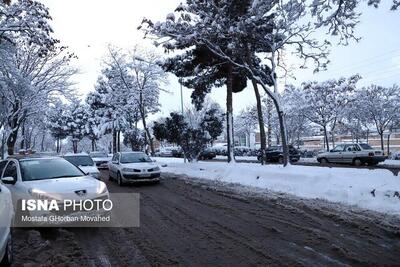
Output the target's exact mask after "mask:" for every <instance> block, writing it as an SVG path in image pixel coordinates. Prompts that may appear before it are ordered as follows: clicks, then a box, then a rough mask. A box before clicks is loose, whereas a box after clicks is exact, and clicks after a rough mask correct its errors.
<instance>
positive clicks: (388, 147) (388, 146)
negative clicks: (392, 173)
mask: <svg viewBox="0 0 400 267" xmlns="http://www.w3.org/2000/svg"><path fill="white" fill-rule="evenodd" d="M390 135H391V134H390V132H389V133H388V136H387V155H388V156H389V155H390Z"/></svg>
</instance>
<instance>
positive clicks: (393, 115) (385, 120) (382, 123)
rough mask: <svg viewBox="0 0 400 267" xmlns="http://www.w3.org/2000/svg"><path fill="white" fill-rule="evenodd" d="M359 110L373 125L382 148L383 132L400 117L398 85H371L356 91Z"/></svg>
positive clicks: (399, 88) (399, 90)
mask: <svg viewBox="0 0 400 267" xmlns="http://www.w3.org/2000/svg"><path fill="white" fill-rule="evenodd" d="M356 99H357V101H359V103H360V104H359V108H360V109H359V110H358V111H354V112H359V113H361V114H362V115H363V116H365V117H366V118H368V120H369V121H370V122H371V123H372V124H373V125H374V126H375V128H376V130H377V132H378V134H379V136H380V139H381V149H382V150H384V133H385V131H387V130H390V128H391V126H392V125H393V123H397V122H398V120H399V118H400V87H399V86H397V85H393V86H391V87H383V86H378V85H371V86H368V87H366V88H363V89H361V90H358V91H357V94H356Z"/></svg>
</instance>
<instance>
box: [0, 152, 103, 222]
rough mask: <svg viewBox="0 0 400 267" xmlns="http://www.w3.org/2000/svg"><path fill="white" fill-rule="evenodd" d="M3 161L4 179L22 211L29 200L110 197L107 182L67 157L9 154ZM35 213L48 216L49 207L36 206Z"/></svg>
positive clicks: (2, 176) (59, 200) (18, 210)
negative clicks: (14, 155)
mask: <svg viewBox="0 0 400 267" xmlns="http://www.w3.org/2000/svg"><path fill="white" fill-rule="evenodd" d="M0 164H5V168H4V170H3V171H2V173H1V174H0V175H1V181H2V183H3V184H5V185H6V186H7V188H8V189H9V190H10V191H11V195H12V198H13V203H14V204H15V205H16V207H17V209H16V211H17V212H18V214H19V212H21V211H22V210H23V209H22V208H21V205H22V204H21V203H23V202H24V201H26V200H48V201H57V203H62V202H63V201H65V200H67V199H79V200H82V201H85V200H92V199H101V200H106V199H109V193H108V189H107V186H106V184H105V183H104V182H101V181H98V180H96V179H93V177H91V176H88V175H86V174H85V173H84V172H82V171H81V170H80V169H79V168H78V167H76V166H75V165H73V164H72V163H70V162H68V161H67V160H65V159H63V158H59V157H55V158H48V157H37V156H25V155H24V156H16V157H11V158H8V159H7V160H5V161H2V162H0ZM100 212H101V211H100ZM33 215H35V216H48V215H49V211H47V210H35V214H33ZM100 215H101V214H100ZM20 220H21V217H16V222H17V223H18V222H20Z"/></svg>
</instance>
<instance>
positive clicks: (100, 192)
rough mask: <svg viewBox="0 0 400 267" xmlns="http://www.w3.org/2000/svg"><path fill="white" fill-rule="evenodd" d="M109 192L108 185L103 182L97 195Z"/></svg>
mask: <svg viewBox="0 0 400 267" xmlns="http://www.w3.org/2000/svg"><path fill="white" fill-rule="evenodd" d="M107 191H108V190H107V186H106V184H105V183H103V182H100V185H99V187H98V188H97V194H98V195H101V194H104V193H106V192H107Z"/></svg>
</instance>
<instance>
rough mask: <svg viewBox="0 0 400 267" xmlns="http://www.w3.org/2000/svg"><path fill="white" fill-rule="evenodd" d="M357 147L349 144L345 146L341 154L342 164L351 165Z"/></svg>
mask: <svg viewBox="0 0 400 267" xmlns="http://www.w3.org/2000/svg"><path fill="white" fill-rule="evenodd" d="M358 149H359V148H358V146H357V145H354V144H351V145H346V146H345V147H344V151H343V153H342V162H343V163H353V159H354V158H355V157H356V153H357V151H358Z"/></svg>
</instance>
